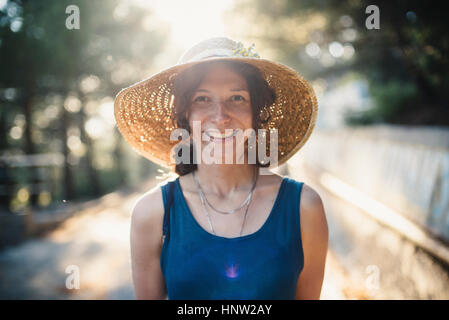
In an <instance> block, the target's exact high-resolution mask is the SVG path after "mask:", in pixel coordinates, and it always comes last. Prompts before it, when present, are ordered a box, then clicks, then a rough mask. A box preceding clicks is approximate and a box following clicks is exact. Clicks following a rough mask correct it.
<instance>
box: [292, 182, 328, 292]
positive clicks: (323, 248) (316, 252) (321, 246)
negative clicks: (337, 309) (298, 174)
mask: <svg viewBox="0 0 449 320" xmlns="http://www.w3.org/2000/svg"><path fill="white" fill-rule="evenodd" d="M300 206H301V208H300V211H301V213H300V214H301V216H300V219H301V240H302V244H303V250H304V268H303V270H302V272H301V274H300V276H299V280H298V283H297V286H296V297H295V299H296V300H319V299H320V294H321V287H322V284H323V278H324V267H325V263H326V254H327V249H328V240H329V230H328V225H327V220H326V215H325V212H324V207H323V203H322V201H321V198H320V196H319V195H318V193H317V192H316V191H315V190H313V189H312V188H310V187H309V186H307V185H306V184H304V185H303V189H302V192H301V202H300Z"/></svg>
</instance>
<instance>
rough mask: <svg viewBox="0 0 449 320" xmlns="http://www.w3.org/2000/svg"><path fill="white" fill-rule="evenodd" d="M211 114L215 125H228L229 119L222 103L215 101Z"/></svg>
mask: <svg viewBox="0 0 449 320" xmlns="http://www.w3.org/2000/svg"><path fill="white" fill-rule="evenodd" d="M212 112H213V114H212V117H211V118H212V121H213V122H214V123H216V124H217V125H226V124H228V123H229V121H230V120H231V118H230V117H229V114H228V113H227V110H226V105H225V103H224V102H222V101H217V102H215V103H214V108H213V111H212Z"/></svg>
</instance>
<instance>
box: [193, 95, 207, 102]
mask: <svg viewBox="0 0 449 320" xmlns="http://www.w3.org/2000/svg"><path fill="white" fill-rule="evenodd" d="M193 101H194V102H205V101H208V98H207V97H206V96H198V97H196V98H195V99H194V100H193Z"/></svg>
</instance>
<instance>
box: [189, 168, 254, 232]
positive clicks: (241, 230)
mask: <svg viewBox="0 0 449 320" xmlns="http://www.w3.org/2000/svg"><path fill="white" fill-rule="evenodd" d="M256 170H257V169H256ZM193 176H194V178H195V184H196V186H197V189H198V193H199V194H200V199H201V206H202V208H203V211H204V213H205V214H206V216H207V220H208V221H209V226H210V228H211V230H212V233H213V234H215V235H216V233H215V230H214V227H213V225H212V221H211V219H210V214H209V211H207V208H206V201H205V197H204V195H203V194H202V191H201V188H200V185H199V183H198V181H197V180H196V177H195V171H193ZM257 178H258V174H257V173H256V178H255V182H254V184H253V187H252V188H251V192H250V194H249V201H248V203H247V206H246V209H245V215H244V216H243V223H242V227H241V228H240V236H242V232H243V227H244V225H245V221H246V215H247V213H248V208H249V205H250V203H251V199H252V197H253V191H254V188H255V185H256V182H257Z"/></svg>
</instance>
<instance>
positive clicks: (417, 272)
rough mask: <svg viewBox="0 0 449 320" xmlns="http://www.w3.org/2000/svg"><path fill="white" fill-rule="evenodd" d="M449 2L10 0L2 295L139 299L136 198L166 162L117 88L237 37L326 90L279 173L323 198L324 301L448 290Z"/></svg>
mask: <svg viewBox="0 0 449 320" xmlns="http://www.w3.org/2000/svg"><path fill="white" fill-rule="evenodd" d="M369 5H375V8H374V9H373V7H370V8H368V6H369ZM70 6H72V7H70ZM73 6H75V9H73V8H74V7H73ZM77 12H79V28H77V27H76V13H77ZM444 15H445V11H444V10H443V9H442V8H440V7H439V4H436V3H433V2H424V1H417V0H416V1H399V0H398V1H374V2H369V3H368V2H364V1H359V0H347V1H337V0H318V1H308V0H295V1H293V0H240V1H234V0H229V1H206V0H189V1H181V0H179V1H174V0H164V1H163V0H155V1H144V0H105V1H88V0H71V1H66V0H46V1H37V0H0V137H1V139H0V298H1V299H133V298H134V294H133V290H132V283H131V274H130V271H131V270H130V264H129V221H130V212H131V209H132V206H133V204H134V202H135V201H136V199H137V198H138V197H139V196H140V195H142V193H144V192H146V191H148V190H149V189H151V188H152V187H154V186H156V185H157V184H158V183H159V182H160V181H161V179H163V178H165V177H166V176H167V175H168V172H166V170H163V169H162V168H160V167H158V166H156V165H154V164H152V163H151V162H149V161H148V160H146V159H144V158H143V157H141V156H139V155H138V154H136V153H135V152H134V151H133V150H132V149H131V147H130V146H129V145H128V144H127V143H126V142H125V141H124V140H123V138H122V137H121V135H120V134H119V132H118V130H117V128H116V126H115V121H114V115H113V99H114V97H115V95H116V94H117V93H118V91H119V90H120V89H122V88H124V87H127V86H129V85H131V84H133V83H135V82H137V81H140V80H142V79H144V78H147V77H149V76H151V75H153V74H155V73H157V72H159V71H161V70H163V69H164V68H167V67H169V66H171V65H173V64H176V63H177V60H178V58H179V57H180V55H181V54H182V53H183V52H184V51H185V50H186V49H188V48H189V47H190V46H192V45H193V44H195V43H196V42H198V41H201V40H203V39H206V38H208V37H212V36H221V35H225V36H229V37H231V38H234V39H236V40H239V41H242V42H244V43H245V44H246V46H249V45H250V44H252V43H255V44H256V50H257V51H258V53H259V54H260V55H261V57H262V58H267V59H273V60H276V61H279V62H281V63H284V64H286V65H288V66H290V67H292V68H294V69H296V70H297V71H299V72H300V73H301V74H302V75H303V76H304V77H305V78H306V79H307V80H309V81H310V82H311V84H312V85H313V87H314V89H315V92H316V94H317V97H318V105H319V113H318V119H317V125H316V130H315V131H314V132H313V134H312V136H311V138H310V140H309V142H308V143H307V144H306V145H305V147H304V148H302V149H301V150H300V151H299V152H298V153H297V154H296V155H295V156H294V157H293V158H292V159H291V160H290V161H288V163H287V164H285V165H283V166H282V167H280V168H279V169H278V172H279V173H281V174H284V175H289V176H292V177H294V178H295V179H297V180H299V181H304V182H305V183H307V184H309V185H310V186H312V187H313V188H315V189H316V190H317V191H318V193H319V194H320V196H321V198H322V200H323V203H324V206H325V210H326V215H327V218H328V224H329V232H330V240H329V254H328V258H327V261H326V273H325V279H324V284H323V290H322V295H321V298H322V299H448V298H449V107H448V106H449V104H448V100H449V99H448V98H449V77H448V75H447V74H448V72H449V59H448V58H449V57H448V51H449V36H448V35H447V18H446V17H445V16H444ZM71 26H72V27H73V26H75V28H72V27H71ZM373 26H374V28H373Z"/></svg>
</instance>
